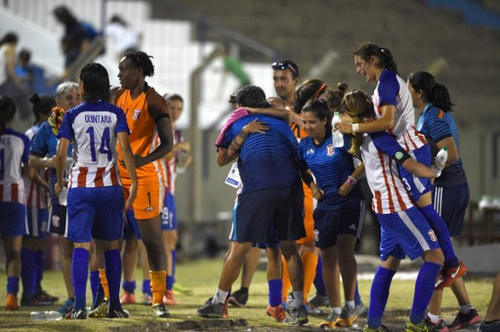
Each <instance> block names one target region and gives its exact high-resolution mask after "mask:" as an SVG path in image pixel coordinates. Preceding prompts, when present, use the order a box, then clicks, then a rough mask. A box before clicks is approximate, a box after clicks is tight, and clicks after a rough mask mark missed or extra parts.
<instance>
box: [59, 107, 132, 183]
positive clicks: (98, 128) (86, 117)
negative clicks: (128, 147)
mask: <svg viewBox="0 0 500 332" xmlns="http://www.w3.org/2000/svg"><path fill="white" fill-rule="evenodd" d="M118 132H126V133H127V134H128V133H129V129H128V125H127V119H126V118H125V113H123V111H122V110H121V109H120V108H118V107H116V106H114V105H112V104H110V103H107V102H103V101H100V102H96V103H90V102H84V103H82V104H80V105H79V106H77V107H75V108H73V109H71V110H69V111H68V112H66V114H65V115H64V118H63V121H62V123H61V128H60V130H59V137H60V138H65V139H67V140H69V141H72V142H73V160H74V163H73V167H72V169H71V173H70V176H69V184H68V188H95V187H107V186H117V185H119V184H120V183H119V176H118V166H117V164H116V162H117V159H118V154H117V151H116V144H117V137H116V134H117V133H118Z"/></svg>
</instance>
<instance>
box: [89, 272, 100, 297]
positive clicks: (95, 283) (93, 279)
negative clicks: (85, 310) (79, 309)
mask: <svg viewBox="0 0 500 332" xmlns="http://www.w3.org/2000/svg"><path fill="white" fill-rule="evenodd" d="M100 284H101V282H100V279H99V270H97V271H90V290H91V291H92V298H93V299H95V298H96V296H97V292H98V291H99V285H100Z"/></svg>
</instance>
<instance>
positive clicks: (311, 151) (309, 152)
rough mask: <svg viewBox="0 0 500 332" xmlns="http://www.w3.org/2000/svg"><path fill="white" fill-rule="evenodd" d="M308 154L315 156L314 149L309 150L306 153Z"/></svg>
mask: <svg viewBox="0 0 500 332" xmlns="http://www.w3.org/2000/svg"><path fill="white" fill-rule="evenodd" d="M306 154H314V149H313V148H310V149H309V150H307V151H306Z"/></svg>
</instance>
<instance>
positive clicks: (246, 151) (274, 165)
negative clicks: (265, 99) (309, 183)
mask: <svg viewBox="0 0 500 332" xmlns="http://www.w3.org/2000/svg"><path fill="white" fill-rule="evenodd" d="M254 119H258V120H259V121H262V122H265V123H266V124H267V125H268V126H269V130H268V131H267V132H266V133H265V134H259V133H255V134H250V135H249V136H248V137H247V139H246V140H245V142H244V143H243V145H242V146H241V148H240V152H239V158H238V169H239V172H240V176H241V181H242V183H243V191H242V192H243V193H248V192H253V191H257V190H262V189H270V188H287V187H290V186H291V185H293V184H295V183H297V181H299V178H298V171H297V167H298V166H297V162H296V161H297V152H298V143H297V139H296V138H295V136H294V135H293V133H292V131H291V129H290V127H288V125H287V124H286V123H285V122H284V121H282V120H279V119H276V118H273V117H271V116H267V115H263V114H250V115H247V116H245V117H243V118H241V119H239V120H237V121H235V122H234V123H233V124H232V125H231V127H229V128H228V129H227V131H226V132H225V134H224V138H223V140H222V143H221V145H220V146H221V147H223V148H227V147H229V144H231V141H232V140H233V138H235V137H236V136H237V135H238V133H239V132H240V131H241V129H242V128H243V127H244V126H245V125H247V124H248V123H250V122H252V121H253V120H254Z"/></svg>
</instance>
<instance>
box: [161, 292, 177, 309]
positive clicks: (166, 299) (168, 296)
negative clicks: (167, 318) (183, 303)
mask: <svg viewBox="0 0 500 332" xmlns="http://www.w3.org/2000/svg"><path fill="white" fill-rule="evenodd" d="M163 303H164V304H165V305H168V306H171V305H176V304H177V301H176V300H175V297H174V291H173V290H167V291H165V295H163Z"/></svg>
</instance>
